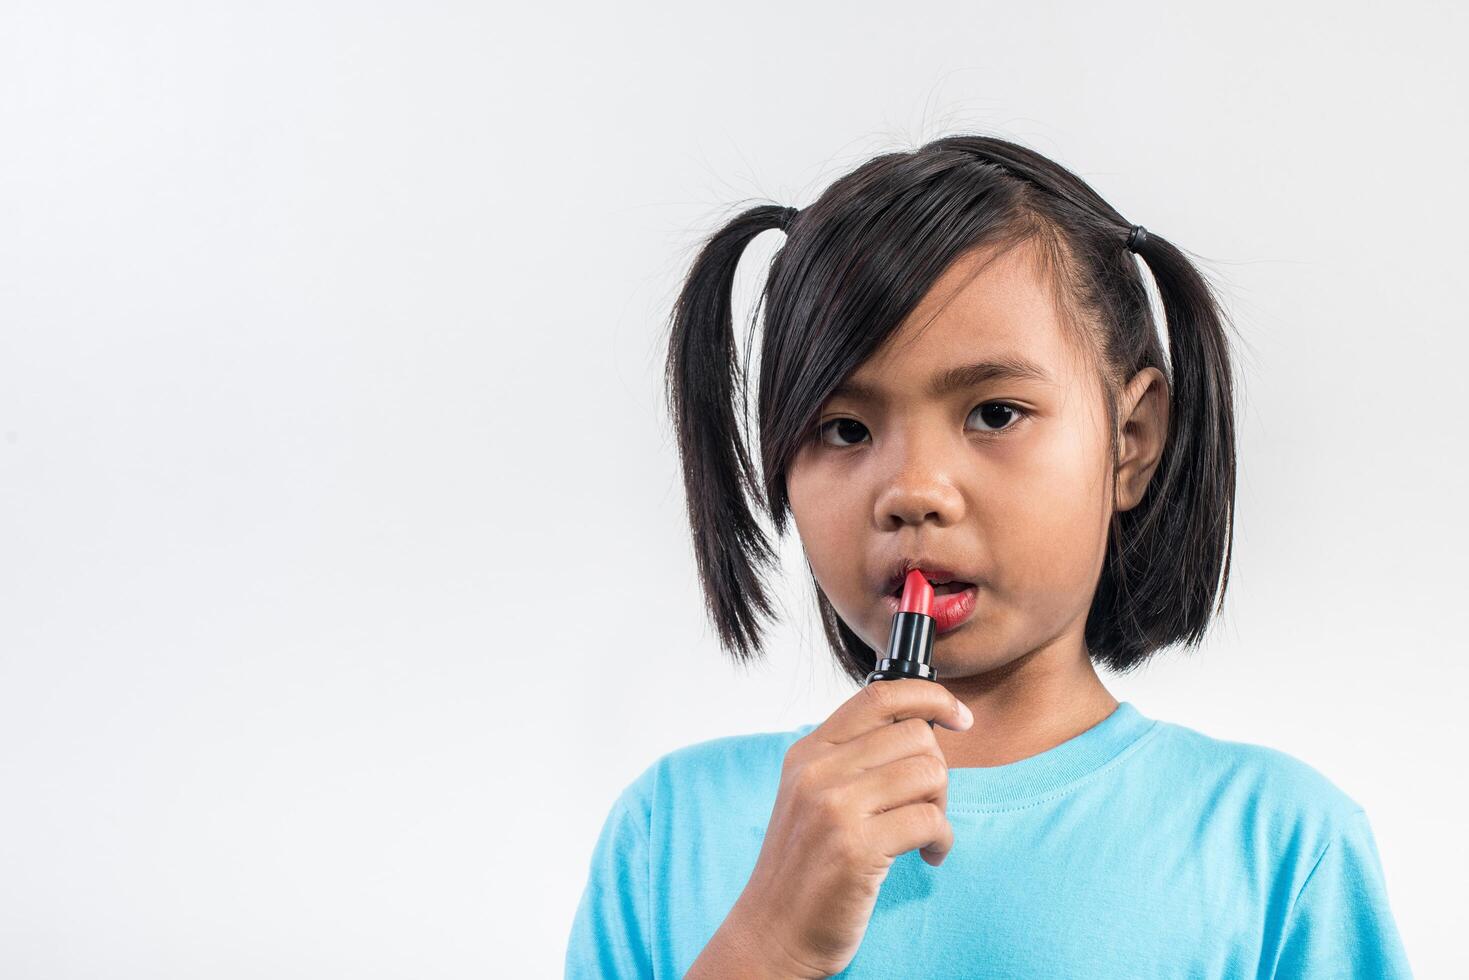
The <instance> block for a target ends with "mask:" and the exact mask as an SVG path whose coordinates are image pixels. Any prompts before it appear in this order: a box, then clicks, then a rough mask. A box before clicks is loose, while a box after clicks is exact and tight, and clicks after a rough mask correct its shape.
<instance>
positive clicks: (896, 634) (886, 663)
mask: <svg viewBox="0 0 1469 980" xmlns="http://www.w3.org/2000/svg"><path fill="white" fill-rule="evenodd" d="M934 632H935V630H934V623H933V617H932V616H927V615H924V614H923V613H921V612H902V611H899V612H896V613H894V614H893V629H892V632H891V633H890V634H888V653H887V656H886V657H884V658H883V659H881V660H879V661H878V662H877V668H876V669H875V670H873V671H872V672H871V673H870V674H868V675H867V683H868V684H871V683H872V682H873V681H895V680H898V679H900V678H903V677H921V678H923V679H924V680H926V681H937V680H938V679H939V672H938V669H937V668H935V667H934V666H933V664H932V663H931V661H932V660H933V637H934Z"/></svg>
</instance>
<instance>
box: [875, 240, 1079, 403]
mask: <svg viewBox="0 0 1469 980" xmlns="http://www.w3.org/2000/svg"><path fill="white" fill-rule="evenodd" d="M1027 253H1028V248H1027V246H1025V245H1021V246H1017V247H1015V248H1013V249H1010V250H1009V251H1007V252H1005V253H1002V254H1001V255H999V256H998V257H992V256H989V255H986V254H985V253H969V254H967V255H965V256H961V258H960V259H958V260H956V261H955V262H954V263H953V265H951V266H950V267H949V269H947V270H946V271H945V272H944V274H943V275H942V276H941V277H940V278H939V280H938V281H937V282H936V283H935V284H934V286H933V287H932V288H931V289H930V290H929V291H928V293H927V294H926V295H925V296H924V298H923V299H922V300H921V301H920V302H919V304H918V306H917V307H915V308H914V310H913V311H912V313H910V314H909V315H908V317H906V318H905V319H904V321H903V323H902V324H901V325H900V326H899V328H898V329H897V330H896V331H895V332H894V333H893V335H892V336H891V337H889V338H888V339H887V341H886V342H884V344H883V345H882V347H880V348H879V349H878V350H877V351H876V352H875V353H874V354H873V355H872V357H870V358H868V360H867V361H866V362H864V363H863V364H862V365H861V366H859V367H858V368H857V370H856V371H854V372H853V373H852V377H851V379H850V380H851V381H853V382H854V383H855V385H856V386H857V387H859V388H860V387H868V388H887V387H895V386H896V387H902V388H907V387H910V385H908V384H907V383H906V382H907V381H909V380H910V379H913V378H920V379H926V378H928V377H931V376H933V375H935V374H937V373H939V372H942V371H944V370H947V369H949V368H951V367H952V366H953V365H956V364H967V363H971V362H995V363H999V364H1004V363H1012V364H1015V365H1017V366H1019V367H1021V368H1022V369H1023V368H1024V367H1026V366H1032V367H1034V368H1037V369H1039V371H1040V372H1041V373H1043V374H1044V375H1045V376H1046V379H1047V380H1051V381H1053V382H1056V383H1064V381H1065V379H1066V377H1067V376H1068V375H1069V373H1070V372H1071V371H1072V370H1073V369H1074V360H1075V359H1074V358H1073V357H1072V356H1071V355H1072V354H1073V353H1074V352H1073V351H1072V350H1071V347H1070V341H1069V339H1068V337H1067V334H1066V332H1065V329H1064V327H1065V321H1064V319H1063V317H1062V313H1061V310H1060V309H1059V308H1058V305H1057V297H1056V296H1055V293H1054V290H1053V288H1052V286H1051V284H1050V283H1049V282H1048V281H1047V280H1046V279H1045V278H1044V274H1043V273H1042V272H1041V271H1040V269H1039V268H1038V267H1037V265H1036V263H1035V262H1034V260H1033V258H1032V256H1030V255H1029V254H1027ZM1035 380H1041V379H1035ZM895 382H897V384H896V385H895Z"/></svg>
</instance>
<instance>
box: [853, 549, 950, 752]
mask: <svg viewBox="0 0 1469 980" xmlns="http://www.w3.org/2000/svg"><path fill="white" fill-rule="evenodd" d="M934 633H935V629H934V621H933V586H931V585H929V584H928V579H926V578H924V576H923V571H922V570H921V569H917V568H915V569H913V570H912V571H911V572H909V573H908V577H907V578H905V579H904V580H903V599H902V601H901V602H900V603H898V611H897V612H895V613H893V629H892V632H891V633H889V634H888V652H887V656H886V657H884V658H883V659H881V660H879V661H878V662H877V669H876V670H874V671H872V673H870V674H868V675H867V683H868V684H871V683H872V682H873V681H892V680H898V679H899V678H903V677H921V678H923V679H924V680H927V681H937V680H938V678H939V672H938V671H937V670H936V669H935V668H934V666H933V664H931V663H929V661H930V660H932V659H933V637H934ZM930 724H932V723H931V722H930Z"/></svg>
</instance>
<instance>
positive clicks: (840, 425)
mask: <svg viewBox="0 0 1469 980" xmlns="http://www.w3.org/2000/svg"><path fill="white" fill-rule="evenodd" d="M827 432H835V433H837V434H838V435H839V436H841V437H842V438H843V439H851V440H852V441H851V442H830V441H829V440H827V438H826V433H827ZM866 432H867V426H865V425H863V424H862V423H861V422H858V421H857V420H856V419H831V420H830V421H828V422H823V423H821V426H820V427H819V428H817V430H816V436H817V438H818V439H820V440H821V441H822V442H824V443H826V444H827V445H828V446H836V447H837V448H839V449H843V448H846V447H847V446H854V445H856V444H857V443H859V442H861V441H862V436H863V435H864V434H865V433H866Z"/></svg>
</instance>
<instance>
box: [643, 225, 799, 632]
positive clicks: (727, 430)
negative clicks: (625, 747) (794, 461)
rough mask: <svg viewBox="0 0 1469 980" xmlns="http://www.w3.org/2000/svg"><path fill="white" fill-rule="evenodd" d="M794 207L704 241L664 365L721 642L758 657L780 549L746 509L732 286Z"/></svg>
mask: <svg viewBox="0 0 1469 980" xmlns="http://www.w3.org/2000/svg"><path fill="white" fill-rule="evenodd" d="M795 213H796V209H795V208H786V207H779V206H776V205H761V206H759V207H755V208H751V209H749V210H747V211H745V212H744V213H742V214H740V215H738V216H737V217H735V218H734V219H733V220H732V221H730V222H729V223H728V224H726V225H725V226H724V227H723V228H721V229H720V230H719V231H717V232H716V233H715V234H714V235H713V236H711V237H710V238H709V239H708V241H707V242H706V243H705V244H704V246H703V248H702V250H701V251H700V252H699V254H698V256H697V258H695V260H694V263H693V266H692V267H691V268H690V270H689V273H688V276H687V278H686V279H685V280H684V283H683V288H682V291H681V292H680V294H679V297H678V300H677V302H676V303H675V304H674V309H673V316H672V329H671V334H670V338H669V344H668V358H667V363H666V365H665V372H664V382H665V388H666V395H667V401H668V407H669V412H670V414H671V416H672V419H673V424H674V428H675V431H676V433H677V440H678V453H679V460H680V463H681V465H682V468H683V480H684V490H685V493H686V496H687V503H688V518H689V530H690V532H691V534H692V537H693V547H694V559H695V563H696V565H697V566H698V570H699V579H700V582H701V584H702V587H703V592H704V600H705V605H706V607H707V609H708V612H709V616H710V619H711V620H712V621H713V623H714V625H715V628H716V629H717V630H718V633H719V640H720V643H721V645H722V646H724V647H725V649H726V650H729V651H731V652H733V654H734V655H735V657H736V659H738V660H742V661H748V660H751V659H753V658H754V655H755V653H756V652H757V651H758V650H759V646H760V633H761V630H762V626H761V623H760V618H761V617H769V616H771V614H772V606H771V600H770V596H769V593H768V591H767V589H766V586H765V584H764V582H763V580H762V576H761V570H762V569H768V568H771V567H773V566H775V565H776V564H777V562H778V556H777V554H776V552H775V551H774V549H773V548H772V547H771V544H770V542H769V540H768V538H767V537H766V534H765V532H764V530H763V529H762V528H761V526H760V524H759V523H758V521H757V520H756V517H755V515H754V513H753V512H752V510H751V507H750V499H751V498H753V499H756V500H760V499H761V490H760V480H759V479H758V478H757V476H756V473H755V469H754V466H753V465H752V462H751V458H750V451H749V449H748V448H747V447H746V444H745V440H744V437H743V435H742V433H741V430H740V427H739V425H738V422H737V418H736V413H735V399H736V395H737V394H738V395H739V403H740V405H741V406H742V407H743V406H744V405H745V403H746V402H745V392H746V388H745V378H744V372H743V371H741V370H740V367H739V364H738V363H737V360H736V356H737V350H736V346H735V335H734V316H733V302H732V296H731V294H732V291H733V287H734V278H735V270H736V267H737V266H738V265H739V260H740V256H741V255H742V254H743V253H744V250H745V246H746V245H748V244H749V243H750V242H751V240H753V239H754V238H755V236H756V235H758V234H760V233H761V232H762V231H767V230H769V229H772V228H782V229H784V228H786V227H787V226H788V224H789V222H790V220H791V218H792V217H793V216H794V215H795ZM762 506H764V505H763V502H762Z"/></svg>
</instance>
